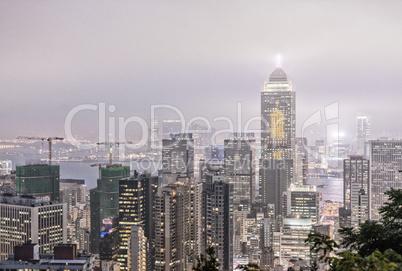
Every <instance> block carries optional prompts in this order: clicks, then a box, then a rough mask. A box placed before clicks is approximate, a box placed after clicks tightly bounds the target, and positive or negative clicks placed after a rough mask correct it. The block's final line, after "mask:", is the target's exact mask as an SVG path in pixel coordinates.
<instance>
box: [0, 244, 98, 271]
mask: <svg viewBox="0 0 402 271" xmlns="http://www.w3.org/2000/svg"><path fill="white" fill-rule="evenodd" d="M9 270H28V271H30V270H66V271H69V270H71V271H92V270H94V256H89V255H81V256H78V255H77V247H76V245H75V244H59V245H57V246H55V247H54V255H40V254H39V246H38V244H35V243H31V242H28V243H25V244H22V245H17V246H15V247H14V254H13V255H11V257H10V258H8V259H7V260H5V261H2V262H0V271H9Z"/></svg>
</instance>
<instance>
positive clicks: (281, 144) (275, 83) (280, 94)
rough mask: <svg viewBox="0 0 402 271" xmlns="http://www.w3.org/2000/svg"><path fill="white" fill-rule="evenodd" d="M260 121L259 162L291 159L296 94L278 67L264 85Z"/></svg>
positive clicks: (293, 142) (293, 145)
mask: <svg viewBox="0 0 402 271" xmlns="http://www.w3.org/2000/svg"><path fill="white" fill-rule="evenodd" d="M261 117H262V119H261V144H262V158H274V159H294V157H295V134H296V93H295V92H294V91H293V89H292V81H290V80H289V79H288V77H287V75H286V74H285V72H284V71H283V70H282V69H281V67H277V68H276V69H275V70H274V71H273V72H272V73H271V75H270V76H269V78H268V79H267V80H265V82H264V91H263V92H261Z"/></svg>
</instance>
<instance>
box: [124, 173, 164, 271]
mask: <svg viewBox="0 0 402 271" xmlns="http://www.w3.org/2000/svg"><path fill="white" fill-rule="evenodd" d="M157 185H158V178H157V177H152V176H151V175H150V174H149V173H143V174H138V173H137V172H134V175H133V176H132V177H130V178H125V179H122V180H120V181H119V232H120V250H119V258H118V261H119V263H120V269H121V270H129V264H128V261H127V257H128V255H129V254H130V253H129V249H130V246H129V240H130V238H131V234H132V227H134V226H141V230H142V231H143V232H144V236H145V238H147V242H148V243H149V245H147V249H148V250H149V251H148V254H149V257H147V260H148V262H147V264H148V269H151V270H153V264H154V262H153V255H154V252H155V251H154V247H155V232H154V218H155V204H154V203H155V196H156V191H157Z"/></svg>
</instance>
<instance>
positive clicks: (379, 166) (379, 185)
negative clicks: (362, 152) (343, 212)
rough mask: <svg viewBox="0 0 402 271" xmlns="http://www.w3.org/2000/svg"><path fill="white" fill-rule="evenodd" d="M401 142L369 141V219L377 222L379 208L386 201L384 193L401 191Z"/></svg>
mask: <svg viewBox="0 0 402 271" xmlns="http://www.w3.org/2000/svg"><path fill="white" fill-rule="evenodd" d="M401 169H402V140H372V141H370V183H369V204H370V206H369V208H370V219H373V220H378V219H379V218H380V215H379V213H378V211H379V209H380V207H382V206H383V205H384V203H385V202H387V201H388V197H387V195H385V194H384V193H385V192H386V191H388V190H390V189H391V188H394V189H402V173H400V172H399V170H401Z"/></svg>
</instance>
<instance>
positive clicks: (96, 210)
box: [90, 165, 130, 254]
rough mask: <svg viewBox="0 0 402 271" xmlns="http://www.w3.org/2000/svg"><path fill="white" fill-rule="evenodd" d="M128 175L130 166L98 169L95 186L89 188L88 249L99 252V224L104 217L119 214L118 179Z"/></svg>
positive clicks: (112, 166) (111, 166) (94, 252)
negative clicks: (89, 227)
mask: <svg viewBox="0 0 402 271" xmlns="http://www.w3.org/2000/svg"><path fill="white" fill-rule="evenodd" d="M129 176H130V167H127V166H121V165H108V166H106V167H102V168H101V170H100V178H99V179H98V185H97V187H96V188H94V189H91V191H90V195H91V198H90V200H91V236H90V238H91V242H90V251H91V253H93V254H98V253H99V238H100V232H101V224H102V221H103V219H104V218H107V217H113V216H117V215H119V180H120V179H124V178H127V177H129Z"/></svg>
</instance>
